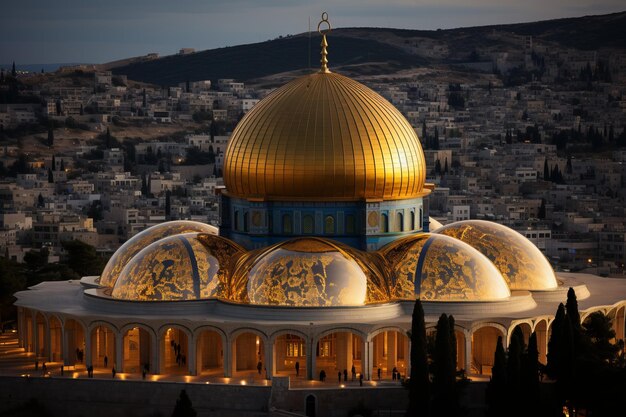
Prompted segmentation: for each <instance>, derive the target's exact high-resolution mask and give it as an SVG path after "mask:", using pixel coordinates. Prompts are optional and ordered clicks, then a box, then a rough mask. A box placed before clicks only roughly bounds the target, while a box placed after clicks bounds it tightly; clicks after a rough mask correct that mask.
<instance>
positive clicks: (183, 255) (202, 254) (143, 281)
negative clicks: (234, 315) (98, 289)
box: [112, 233, 244, 301]
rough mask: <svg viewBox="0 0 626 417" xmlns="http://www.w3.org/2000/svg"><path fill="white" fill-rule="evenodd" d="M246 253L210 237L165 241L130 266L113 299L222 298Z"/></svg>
mask: <svg viewBox="0 0 626 417" xmlns="http://www.w3.org/2000/svg"><path fill="white" fill-rule="evenodd" d="M243 252H244V251H243V249H241V248H240V247H239V246H238V245H236V244H234V243H232V242H230V241H228V240H227V239H224V238H221V237H219V236H214V235H209V234H199V233H186V234H178V235H174V236H169V237H166V238H163V239H161V240H159V241H157V242H154V243H152V244H150V245H149V246H148V247H146V248H145V249H143V250H142V251H140V252H139V253H138V254H137V255H136V256H135V257H134V258H133V259H132V260H131V261H130V262H129V263H128V264H127V265H126V267H125V268H124V269H123V271H122V273H121V274H120V277H119V279H118V280H117V282H116V284H115V287H114V288H113V291H112V297H113V298H116V299H122V300H134V301H176V300H199V299H208V298H219V297H221V296H222V294H223V293H224V287H225V285H227V283H228V281H229V271H230V265H231V263H232V262H233V261H234V260H235V259H236V258H237V257H238V256H240V255H241V254H243Z"/></svg>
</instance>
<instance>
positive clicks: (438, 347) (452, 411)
mask: <svg viewBox="0 0 626 417" xmlns="http://www.w3.org/2000/svg"><path fill="white" fill-rule="evenodd" d="M451 355H452V349H451V343H450V322H449V320H448V317H447V316H446V315H445V314H442V315H441V316H440V317H439V321H438V322H437V335H436V337H435V354H434V375H433V416H454V415H456V414H457V403H458V399H457V398H456V389H455V372H454V369H452V359H451Z"/></svg>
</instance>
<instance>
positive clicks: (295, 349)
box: [286, 334, 305, 358]
mask: <svg viewBox="0 0 626 417" xmlns="http://www.w3.org/2000/svg"><path fill="white" fill-rule="evenodd" d="M286 348H287V352H286V355H287V357H289V358H297V357H301V356H304V355H305V353H304V342H303V341H302V339H301V338H299V337H298V336H294V335H291V334H288V335H287V345H286Z"/></svg>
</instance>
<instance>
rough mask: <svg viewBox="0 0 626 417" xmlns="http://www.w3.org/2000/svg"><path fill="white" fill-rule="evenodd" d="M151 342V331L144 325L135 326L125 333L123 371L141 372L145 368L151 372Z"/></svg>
mask: <svg viewBox="0 0 626 417" xmlns="http://www.w3.org/2000/svg"><path fill="white" fill-rule="evenodd" d="M150 342H151V340H150V333H149V332H148V331H147V330H146V329H144V328H142V327H133V328H131V329H129V330H128V331H126V332H125V333H124V341H123V351H124V355H123V363H122V368H123V372H126V373H141V372H142V370H143V369H144V368H145V369H146V371H147V372H150V369H151V368H152V365H151V364H150V357H151V343H150Z"/></svg>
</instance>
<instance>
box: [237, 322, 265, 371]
mask: <svg viewBox="0 0 626 417" xmlns="http://www.w3.org/2000/svg"><path fill="white" fill-rule="evenodd" d="M232 358H233V373H235V374H236V373H238V372H242V373H243V374H240V376H241V375H245V376H247V375H248V374H249V373H250V372H253V373H254V376H255V377H257V376H258V377H259V378H262V379H264V378H266V377H267V376H268V374H267V370H266V369H265V365H266V364H265V344H264V343H263V338H262V337H261V336H260V335H258V334H256V333H252V332H245V333H241V334H240V335H238V336H237V337H236V339H235V341H234V342H233V352H232ZM259 364H260V365H261V366H259Z"/></svg>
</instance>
